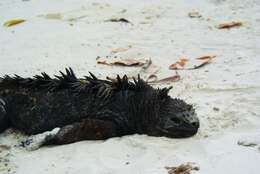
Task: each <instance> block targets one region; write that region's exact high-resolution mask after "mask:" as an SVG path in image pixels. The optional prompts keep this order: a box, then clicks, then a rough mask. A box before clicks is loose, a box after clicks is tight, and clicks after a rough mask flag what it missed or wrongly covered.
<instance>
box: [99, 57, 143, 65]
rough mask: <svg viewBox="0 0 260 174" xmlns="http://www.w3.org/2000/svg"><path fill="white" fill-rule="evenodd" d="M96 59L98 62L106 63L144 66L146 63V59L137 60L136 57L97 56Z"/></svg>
mask: <svg viewBox="0 0 260 174" xmlns="http://www.w3.org/2000/svg"><path fill="white" fill-rule="evenodd" d="M96 60H97V63H98V64H106V65H122V66H142V65H144V64H145V61H141V60H136V59H122V58H111V59H105V58H101V57H97V59H96Z"/></svg>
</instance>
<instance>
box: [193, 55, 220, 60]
mask: <svg viewBox="0 0 260 174" xmlns="http://www.w3.org/2000/svg"><path fill="white" fill-rule="evenodd" d="M215 57H216V55H206V56H201V57H197V58H196V59H198V60H209V59H213V58H215Z"/></svg>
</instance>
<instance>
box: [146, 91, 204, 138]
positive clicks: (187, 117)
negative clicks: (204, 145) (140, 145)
mask: <svg viewBox="0 0 260 174" xmlns="http://www.w3.org/2000/svg"><path fill="white" fill-rule="evenodd" d="M169 89H170V88H163V89H158V90H157V97H156V98H157V100H158V103H156V104H155V105H153V106H150V108H151V107H153V108H155V106H156V108H157V109H151V110H153V111H152V112H150V114H149V115H150V119H151V120H152V121H150V124H146V125H149V128H148V129H147V130H148V131H147V134H148V135H152V136H165V137H170V138H185V137H190V136H193V135H195V134H196V133H197V131H198V129H199V119H198V117H197V114H196V113H195V109H194V108H193V106H192V105H190V104H187V103H186V102H185V101H183V100H181V99H177V98H171V97H170V96H169V95H168V91H169ZM152 100H154V98H153V99H152ZM146 113H147V112H146Z"/></svg>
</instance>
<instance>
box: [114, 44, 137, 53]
mask: <svg viewBox="0 0 260 174" xmlns="http://www.w3.org/2000/svg"><path fill="white" fill-rule="evenodd" d="M130 48H132V45H128V47H127V48H115V49H112V50H111V53H113V54H115V53H118V52H124V51H127V50H129V49H130Z"/></svg>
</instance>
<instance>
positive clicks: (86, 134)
mask: <svg viewBox="0 0 260 174" xmlns="http://www.w3.org/2000/svg"><path fill="white" fill-rule="evenodd" d="M116 135H117V133H116V128H115V124H114V123H112V122H111V121H103V120H97V119H83V120H82V121H81V122H76V123H73V124H70V125H66V126H64V127H62V128H61V129H60V131H59V132H58V133H57V135H56V136H55V137H54V139H53V140H52V141H50V144H69V143H74V142H77V141H82V140H105V139H108V138H111V137H114V136H116Z"/></svg>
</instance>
